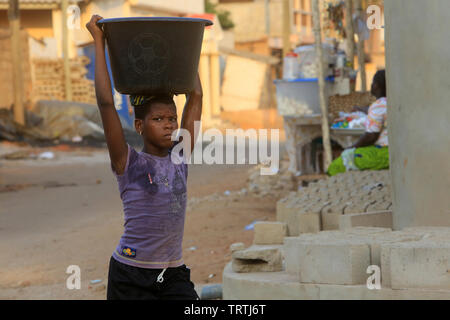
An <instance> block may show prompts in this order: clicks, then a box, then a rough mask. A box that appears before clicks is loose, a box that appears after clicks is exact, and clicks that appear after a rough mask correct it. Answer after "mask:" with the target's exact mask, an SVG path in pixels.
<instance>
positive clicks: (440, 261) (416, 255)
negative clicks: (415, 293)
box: [390, 237, 450, 290]
mask: <svg viewBox="0 0 450 320" xmlns="http://www.w3.org/2000/svg"><path fill="white" fill-rule="evenodd" d="M390 270H391V287H392V289H407V288H422V289H443V290H450V241H449V240H447V241H443V239H439V238H438V237H437V238H434V239H433V238H428V239H424V240H421V241H412V242H405V243H395V244H392V246H391V249H390Z"/></svg>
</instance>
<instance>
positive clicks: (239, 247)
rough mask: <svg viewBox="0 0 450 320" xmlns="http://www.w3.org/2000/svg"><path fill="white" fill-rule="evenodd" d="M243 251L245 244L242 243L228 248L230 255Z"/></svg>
mask: <svg viewBox="0 0 450 320" xmlns="http://www.w3.org/2000/svg"><path fill="white" fill-rule="evenodd" d="M244 249H245V244H243V243H242V242H236V243H233V244H232V245H231V246H230V251H231V253H233V252H235V251H238V250H244Z"/></svg>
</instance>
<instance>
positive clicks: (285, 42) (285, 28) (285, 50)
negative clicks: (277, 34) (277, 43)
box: [282, 0, 291, 57]
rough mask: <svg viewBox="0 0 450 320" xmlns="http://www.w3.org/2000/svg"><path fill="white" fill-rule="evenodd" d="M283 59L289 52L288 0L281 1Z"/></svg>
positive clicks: (289, 24) (289, 19)
mask: <svg viewBox="0 0 450 320" xmlns="http://www.w3.org/2000/svg"><path fill="white" fill-rule="evenodd" d="M282 11H283V17H282V19H283V20H282V21H283V57H285V56H286V54H288V53H289V52H290V51H291V8H290V0H283V10H282Z"/></svg>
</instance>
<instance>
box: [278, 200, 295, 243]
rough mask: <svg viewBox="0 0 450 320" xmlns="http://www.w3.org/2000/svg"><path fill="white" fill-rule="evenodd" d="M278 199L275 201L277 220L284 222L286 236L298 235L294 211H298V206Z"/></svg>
mask: <svg viewBox="0 0 450 320" xmlns="http://www.w3.org/2000/svg"><path fill="white" fill-rule="evenodd" d="M280 201H281V200H280ZM280 201H278V202H277V221H279V222H284V223H286V225H287V235H288V236H294V235H295V236H296V235H298V223H297V217H296V213H297V212H298V211H299V208H297V207H294V206H292V204H290V205H288V204H287V203H285V202H280Z"/></svg>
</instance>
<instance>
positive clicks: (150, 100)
mask: <svg viewBox="0 0 450 320" xmlns="http://www.w3.org/2000/svg"><path fill="white" fill-rule="evenodd" d="M130 102H131V105H132V106H133V108H134V117H135V118H136V119H140V120H144V119H145V116H146V115H147V113H148V112H149V111H150V109H151V106H152V105H153V104H155V103H164V104H172V105H174V106H175V102H174V101H173V96H172V95H156V96H130Z"/></svg>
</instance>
